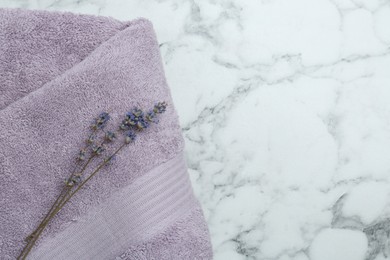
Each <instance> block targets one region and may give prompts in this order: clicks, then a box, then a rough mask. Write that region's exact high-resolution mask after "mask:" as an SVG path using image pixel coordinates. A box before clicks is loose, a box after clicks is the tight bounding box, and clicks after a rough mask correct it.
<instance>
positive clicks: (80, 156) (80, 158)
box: [77, 149, 87, 161]
mask: <svg viewBox="0 0 390 260" xmlns="http://www.w3.org/2000/svg"><path fill="white" fill-rule="evenodd" d="M86 152H87V151H86V150H85V149H82V150H80V152H79V155H78V156H77V159H78V160H79V161H84V160H85V154H86Z"/></svg>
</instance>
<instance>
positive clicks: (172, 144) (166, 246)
mask: <svg viewBox="0 0 390 260" xmlns="http://www.w3.org/2000/svg"><path fill="white" fill-rule="evenodd" d="M0 75H1V76H0V147H1V150H0V183H1V188H0V255H1V257H0V259H15V258H16V257H17V256H18V254H19V253H20V251H21V250H22V249H23V247H24V245H25V243H24V242H23V240H24V238H25V237H26V236H27V235H28V234H30V233H31V232H32V231H33V230H34V229H35V228H36V227H37V225H38V224H39V222H40V221H41V220H42V218H43V217H44V215H45V214H46V213H47V211H48V210H49V208H50V206H51V205H52V203H53V202H54V200H55V199H56V197H57V196H58V194H59V192H60V188H61V187H62V185H63V180H64V178H66V177H68V176H69V173H70V171H71V167H72V166H73V165H74V158H75V154H77V152H78V149H79V148H80V146H81V144H82V143H83V142H84V140H85V138H86V136H87V133H88V128H89V125H90V122H91V120H92V119H93V118H94V117H95V116H96V115H98V114H99V113H100V112H101V111H105V110H108V111H109V112H110V113H111V116H112V120H114V121H115V120H117V122H120V120H121V117H122V115H123V114H124V113H125V112H126V111H128V110H129V109H131V108H133V107H134V106H139V107H142V108H148V107H150V106H152V105H153V104H154V103H155V102H156V101H167V103H168V107H167V111H166V112H165V113H164V114H163V115H162V116H161V119H160V123H159V124H156V125H154V126H153V128H150V129H149V128H148V129H147V133H144V134H142V135H140V136H139V137H138V139H137V140H136V141H135V142H134V144H132V145H131V146H129V147H127V148H126V149H125V150H123V151H122V152H121V153H120V154H118V156H117V159H116V161H115V163H113V164H112V165H110V166H109V168H107V169H106V170H104V171H102V172H100V173H99V174H98V175H97V176H96V177H95V178H94V179H91V181H90V182H89V183H88V184H86V186H84V187H83V188H82V189H81V190H80V191H79V192H78V194H77V195H75V196H74V198H72V200H71V201H69V203H68V204H67V205H66V206H65V207H64V208H63V209H62V210H61V211H60V212H59V214H58V215H57V216H56V217H55V218H54V219H53V220H52V222H51V224H50V225H49V226H48V227H47V228H46V229H45V231H44V232H43V234H42V235H41V237H40V238H39V240H38V241H37V244H36V246H35V247H34V248H33V250H32V252H31V253H30V254H29V256H28V258H27V259H39V260H42V259H94V260H95V259H211V258H212V251H211V244H210V240H209V233H208V228H207V225H206V222H205V219H204V216H203V212H202V210H201V208H200V205H199V203H198V201H197V200H196V198H195V197H194V194H193V191H192V187H191V183H190V181H189V176H188V172H187V166H186V163H185V160H184V157H183V148H184V142H183V138H182V135H181V131H180V126H179V123H178V116H177V113H176V111H175V108H174V106H173V104H172V99H171V94H170V90H169V87H168V85H167V82H166V79H165V76H164V71H163V66H162V61H161V56H160V52H159V46H158V42H157V40H156V36H155V33H154V30H153V27H152V24H151V23H150V22H149V21H148V20H146V19H143V18H139V19H136V20H133V21H130V22H121V21H117V20H115V19H113V18H108V17H99V16H91V15H79V14H72V13H67V12H48V11H29V10H22V9H0ZM118 120H119V121H118ZM110 124H112V123H110Z"/></svg>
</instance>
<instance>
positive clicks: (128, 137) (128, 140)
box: [125, 131, 136, 144]
mask: <svg viewBox="0 0 390 260" xmlns="http://www.w3.org/2000/svg"><path fill="white" fill-rule="evenodd" d="M135 137H136V134H135V133H134V132H133V131H128V132H127V134H126V137H125V143H126V144H129V143H131V142H133V141H134V140H135Z"/></svg>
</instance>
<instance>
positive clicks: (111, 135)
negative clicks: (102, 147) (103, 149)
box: [104, 131, 116, 142]
mask: <svg viewBox="0 0 390 260" xmlns="http://www.w3.org/2000/svg"><path fill="white" fill-rule="evenodd" d="M104 138H105V139H106V140H107V141H108V142H112V141H113V140H114V139H116V134H115V133H114V132H111V131H107V133H106V135H105V136H104Z"/></svg>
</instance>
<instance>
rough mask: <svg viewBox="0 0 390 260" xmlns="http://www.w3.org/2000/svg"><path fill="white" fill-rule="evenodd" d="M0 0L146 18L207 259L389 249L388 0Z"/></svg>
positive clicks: (337, 257)
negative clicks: (176, 119) (203, 228)
mask: <svg viewBox="0 0 390 260" xmlns="http://www.w3.org/2000/svg"><path fill="white" fill-rule="evenodd" d="M0 7H21V8H28V9H45V10H57V11H71V12H76V13H86V14H95V15H104V16H112V17H114V18H117V19H120V20H132V19H134V18H136V17H146V18H148V19H150V20H151V21H152V22H153V24H154V27H155V30H156V33H157V37H158V39H159V41H160V44H161V47H160V49H161V54H162V58H163V60H164V66H165V70H166V75H167V80H168V83H169V84H170V87H171V89H172V95H173V99H174V101H175V104H176V107H177V110H178V112H179V115H180V122H181V125H182V131H183V135H184V137H185V140H186V159H187V161H188V166H189V168H190V169H189V172H190V175H191V180H192V183H193V186H194V189H195V192H196V195H197V197H198V198H199V200H200V201H201V204H202V206H203V210H204V213H205V216H206V218H207V221H208V224H209V227H210V232H211V237H212V243H213V249H214V254H215V259H216V260H241V259H262V260H263V259H264V260H290V259H291V260H308V259H310V260H384V259H389V257H390V256H389V254H390V239H389V234H390V1H389V0H316V1H313V0H220V1H217V0H204V1H201V0H155V1H141V0H121V1H119V0H110V1H109V0H34V1H31V0H30V1H28V0H1V1H0Z"/></svg>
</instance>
